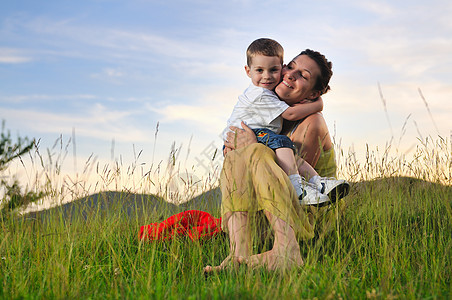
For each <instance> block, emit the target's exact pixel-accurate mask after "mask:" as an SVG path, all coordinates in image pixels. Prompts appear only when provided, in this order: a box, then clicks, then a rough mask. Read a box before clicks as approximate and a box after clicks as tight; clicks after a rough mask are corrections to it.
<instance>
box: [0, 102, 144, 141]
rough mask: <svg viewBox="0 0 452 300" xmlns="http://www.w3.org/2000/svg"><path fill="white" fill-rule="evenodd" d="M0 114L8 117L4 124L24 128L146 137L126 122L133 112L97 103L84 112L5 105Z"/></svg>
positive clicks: (129, 138) (102, 136)
mask: <svg viewBox="0 0 452 300" xmlns="http://www.w3.org/2000/svg"><path fill="white" fill-rule="evenodd" d="M2 113H3V114H4V116H8V124H14V125H11V126H13V127H16V128H22V129H25V130H26V131H36V132H40V133H56V134H71V132H72V129H73V128H75V130H76V131H77V134H78V135H80V136H85V137H92V138H97V139H100V140H107V141H109V140H111V139H112V138H114V139H115V140H116V141H118V142H138V141H146V140H148V138H149V135H148V134H147V133H146V132H145V131H143V130H141V129H140V128H138V127H135V126H133V125H130V118H133V114H134V113H135V112H133V111H112V110H109V109H108V108H106V107H105V106H104V105H101V104H96V105H93V108H92V109H91V110H89V111H87V112H86V114H84V115H81V114H69V113H64V114H63V113H58V112H37V111H32V110H26V109H5V108H3V109H2ZM16 120H20V122H19V123H17V121H16ZM15 123H17V124H15ZM9 126H10V125H9Z"/></svg>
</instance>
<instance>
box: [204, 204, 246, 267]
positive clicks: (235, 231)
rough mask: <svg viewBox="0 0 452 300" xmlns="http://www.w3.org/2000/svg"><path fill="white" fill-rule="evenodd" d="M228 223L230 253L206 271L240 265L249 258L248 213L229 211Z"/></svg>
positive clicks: (226, 216)
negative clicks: (218, 263)
mask: <svg viewBox="0 0 452 300" xmlns="http://www.w3.org/2000/svg"><path fill="white" fill-rule="evenodd" d="M223 218H226V220H227V221H226V224H227V228H228V233H229V255H228V256H227V257H226V258H225V259H224V260H223V261H222V262H221V264H220V265H218V266H214V267H212V266H206V267H205V268H204V272H206V273H210V272H213V271H221V270H223V269H225V268H227V267H230V266H234V265H239V264H240V263H242V262H243V261H245V260H246V259H247V257H248V256H249V255H250V251H251V248H250V247H251V238H250V237H251V235H250V228H249V224H248V213H247V212H244V211H243V212H242V211H237V212H228V213H226V214H225V215H224V216H223Z"/></svg>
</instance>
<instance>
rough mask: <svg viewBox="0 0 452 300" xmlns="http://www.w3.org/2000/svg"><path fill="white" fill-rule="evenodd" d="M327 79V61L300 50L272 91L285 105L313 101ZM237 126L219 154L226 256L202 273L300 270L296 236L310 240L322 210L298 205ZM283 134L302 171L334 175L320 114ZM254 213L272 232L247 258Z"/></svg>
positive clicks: (269, 158) (269, 160)
mask: <svg viewBox="0 0 452 300" xmlns="http://www.w3.org/2000/svg"><path fill="white" fill-rule="evenodd" d="M331 76H332V71H331V63H330V62H329V61H327V60H326V58H325V57H324V56H323V55H322V54H320V53H318V52H315V51H312V50H305V51H303V52H301V53H300V54H299V55H298V56H296V57H295V58H294V59H293V60H292V61H291V62H290V63H289V64H288V65H287V66H285V67H284V68H283V70H282V75H281V77H282V82H281V83H280V84H279V85H278V86H277V87H276V88H275V92H276V93H277V94H278V96H279V97H280V99H282V100H284V101H286V102H287V103H296V102H302V101H307V100H306V99H312V98H318V97H320V96H321V95H322V94H324V93H325V92H327V91H328V90H329V86H328V83H329V80H330V78H331ZM313 96H314V97H313ZM319 101H321V100H319ZM242 127H243V130H241V129H239V128H233V131H234V132H235V133H230V134H229V136H228V142H225V146H226V147H229V148H232V149H235V150H234V151H231V152H229V153H228V154H227V155H226V156H225V161H224V165H223V170H222V173H221V177H220V183H221V191H222V196H223V199H222V227H223V229H224V230H225V231H227V232H228V233H229V238H230V255H229V256H228V257H227V258H226V259H225V260H224V261H223V262H222V263H221V264H220V265H219V266H216V267H210V266H207V267H206V268H205V272H211V271H215V270H221V269H223V268H225V267H226V266H228V265H230V264H233V263H244V262H245V263H247V264H248V265H251V266H260V265H263V266H266V267H267V268H268V269H284V268H292V267H297V266H301V265H302V264H303V260H302V258H301V254H300V248H299V244H298V240H297V238H301V239H310V238H312V237H313V236H314V229H315V226H316V222H318V218H319V217H321V214H322V213H323V212H322V210H321V209H320V210H318V209H317V208H314V207H301V206H300V205H299V202H298V199H297V197H296V194H295V191H294V189H293V187H292V185H291V183H290V180H289V179H288V177H287V175H286V174H285V173H284V171H282V169H281V168H280V167H279V166H278V165H277V164H276V161H275V155H274V152H273V151H272V150H270V149H269V148H268V147H265V146H264V145H262V144H257V143H256V138H255V135H254V133H253V131H252V130H251V129H250V128H248V127H247V126H246V125H244V124H243V123H242ZM285 130H286V132H288V133H289V135H290V137H291V139H292V140H293V142H294V144H295V145H296V146H297V147H298V150H299V155H300V156H301V157H303V158H304V160H305V161H306V162H307V163H305V164H303V165H302V166H301V170H302V172H304V173H307V174H312V167H311V166H313V167H314V168H315V169H316V170H317V172H318V173H319V174H320V176H335V175H336V164H335V161H334V150H333V144H332V142H331V138H330V135H329V133H328V128H327V126H326V123H325V120H324V119H323V116H322V115H321V114H313V115H310V116H308V117H306V118H305V119H304V120H302V121H301V122H299V123H298V124H295V125H294V124H285ZM314 173H315V172H314ZM258 211H263V213H264V215H265V216H266V217H267V219H268V221H269V223H270V225H271V227H272V229H273V232H274V244H273V248H272V249H271V250H270V251H267V252H264V253H261V254H256V255H251V230H250V220H251V219H252V217H253V216H254V215H255V213H257V212H258ZM260 229H262V228H260Z"/></svg>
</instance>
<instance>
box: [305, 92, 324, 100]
mask: <svg viewBox="0 0 452 300" xmlns="http://www.w3.org/2000/svg"><path fill="white" fill-rule="evenodd" d="M320 96H321V94H320V91H312V93H311V95H309V97H308V98H307V99H309V100H315V99H317V98H319V97H320Z"/></svg>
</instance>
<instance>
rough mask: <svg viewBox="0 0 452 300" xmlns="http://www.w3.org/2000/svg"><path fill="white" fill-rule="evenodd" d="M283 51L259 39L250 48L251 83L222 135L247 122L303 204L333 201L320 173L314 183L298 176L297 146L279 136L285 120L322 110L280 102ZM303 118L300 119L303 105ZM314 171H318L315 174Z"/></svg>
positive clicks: (314, 105)
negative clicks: (271, 154) (267, 149)
mask: <svg viewBox="0 0 452 300" xmlns="http://www.w3.org/2000/svg"><path fill="white" fill-rule="evenodd" d="M283 55H284V50H283V48H282V46H281V45H280V44H279V43H278V42H276V41H274V40H271V39H265V38H262V39H258V40H255V41H254V42H252V43H251V44H250V46H249V47H248V49H247V65H246V66H245V71H246V74H247V75H248V77H250V78H251V81H252V84H251V85H250V86H249V87H248V88H247V89H246V90H245V91H244V93H243V94H242V95H240V96H239V100H238V102H237V104H236V105H235V107H234V110H233V112H232V114H231V117H230V118H229V120H228V125H227V127H226V129H225V130H224V132H223V138H224V139H225V140H226V134H227V132H228V131H229V127H230V126H235V127H239V128H240V123H241V121H244V122H245V123H246V124H247V125H248V126H249V127H250V128H251V129H252V130H253V131H254V133H255V134H256V138H257V141H258V142H259V143H262V144H265V145H267V146H268V147H270V148H271V149H273V150H274V151H275V154H276V158H277V163H278V165H279V166H280V167H281V168H282V169H283V170H284V172H286V174H287V175H288V176H289V179H290V181H291V182H292V184H293V186H294V188H295V191H296V192H297V195H298V197H299V199H300V203H302V204H322V203H326V202H330V199H329V197H328V196H327V195H325V194H323V193H321V189H322V187H321V186H320V181H319V178H320V177H319V176H318V174H316V173H315V174H313V175H314V176H313V177H312V179H313V182H316V183H318V186H317V185H315V184H310V183H307V182H306V181H304V180H303V179H302V177H301V176H300V174H299V173H298V168H297V164H296V161H295V156H294V151H295V146H294V144H293V143H292V141H291V140H290V139H289V138H288V137H287V136H285V135H279V133H280V132H281V128H282V121H283V118H285V119H288V120H298V119H301V118H302V117H304V116H306V115H309V114H311V113H315V112H319V111H321V110H322V104H321V103H317V102H311V103H305V104H299V105H296V106H293V107H290V106H289V105H287V104H286V103H285V102H284V101H281V100H280V99H279V98H278V96H277V95H276V94H275V93H274V92H273V89H274V88H275V87H276V86H277V85H278V84H279V82H280V81H281V70H282V65H283ZM301 105H303V108H302V116H300V113H299V112H300V111H301V110H300V106H301ZM313 172H315V171H313ZM331 184H332V185H336V184H337V185H339V184H340V182H339V181H338V182H337V183H336V182H329V185H331Z"/></svg>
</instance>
